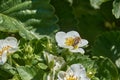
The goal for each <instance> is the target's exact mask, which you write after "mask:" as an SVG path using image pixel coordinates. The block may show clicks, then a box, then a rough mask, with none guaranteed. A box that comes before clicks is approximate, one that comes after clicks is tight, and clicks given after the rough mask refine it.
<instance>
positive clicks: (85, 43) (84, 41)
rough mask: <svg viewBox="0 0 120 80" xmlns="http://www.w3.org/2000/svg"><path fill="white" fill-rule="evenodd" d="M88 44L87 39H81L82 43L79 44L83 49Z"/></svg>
mask: <svg viewBox="0 0 120 80" xmlns="http://www.w3.org/2000/svg"><path fill="white" fill-rule="evenodd" d="M87 44H88V41H87V40H85V39H81V41H80V43H79V44H78V46H79V47H83V46H85V45H87Z"/></svg>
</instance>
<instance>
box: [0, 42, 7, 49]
mask: <svg viewBox="0 0 120 80" xmlns="http://www.w3.org/2000/svg"><path fill="white" fill-rule="evenodd" d="M4 43H5V41H4V40H0V50H1V49H2V48H3V47H5V46H6V45H5V44H4Z"/></svg>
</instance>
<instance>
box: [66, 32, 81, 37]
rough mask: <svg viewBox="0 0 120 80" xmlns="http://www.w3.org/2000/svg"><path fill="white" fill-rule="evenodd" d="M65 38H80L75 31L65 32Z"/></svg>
mask: <svg viewBox="0 0 120 80" xmlns="http://www.w3.org/2000/svg"><path fill="white" fill-rule="evenodd" d="M66 37H80V35H79V33H78V32H77V31H69V32H67V35H66Z"/></svg>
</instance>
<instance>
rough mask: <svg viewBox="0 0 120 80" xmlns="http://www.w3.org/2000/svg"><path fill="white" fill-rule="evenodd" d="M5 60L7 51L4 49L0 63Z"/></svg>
mask: <svg viewBox="0 0 120 80" xmlns="http://www.w3.org/2000/svg"><path fill="white" fill-rule="evenodd" d="M6 61H7V51H4V53H3V54H2V56H1V58H0V65H3V64H4V63H5V62H6Z"/></svg>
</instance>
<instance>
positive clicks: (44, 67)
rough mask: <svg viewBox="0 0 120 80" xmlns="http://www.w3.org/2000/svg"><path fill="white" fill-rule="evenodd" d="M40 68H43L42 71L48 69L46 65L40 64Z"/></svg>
mask: <svg viewBox="0 0 120 80" xmlns="http://www.w3.org/2000/svg"><path fill="white" fill-rule="evenodd" d="M38 66H39V67H40V68H41V69H47V67H48V66H47V65H45V64H44V63H38Z"/></svg>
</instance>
